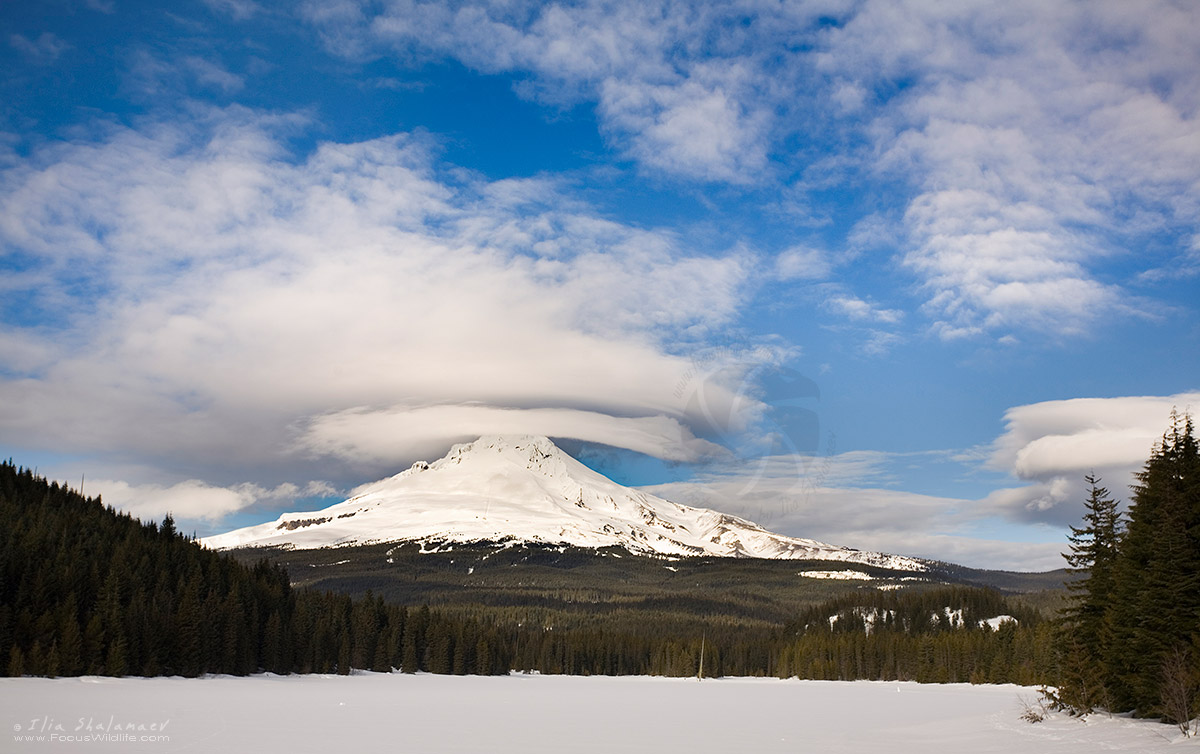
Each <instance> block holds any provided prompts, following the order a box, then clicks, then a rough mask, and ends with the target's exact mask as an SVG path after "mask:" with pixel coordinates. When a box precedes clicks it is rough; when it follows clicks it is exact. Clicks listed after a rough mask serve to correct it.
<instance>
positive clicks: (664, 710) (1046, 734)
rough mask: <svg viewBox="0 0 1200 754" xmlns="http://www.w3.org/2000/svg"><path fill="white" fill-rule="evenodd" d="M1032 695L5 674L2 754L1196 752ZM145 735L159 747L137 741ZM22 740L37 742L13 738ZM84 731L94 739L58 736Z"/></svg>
mask: <svg viewBox="0 0 1200 754" xmlns="http://www.w3.org/2000/svg"><path fill="white" fill-rule="evenodd" d="M1036 699H1037V690H1036V689H1032V688H1023V687H1018V686H969V685H947V686H938V685H918V684H912V683H874V682H853V683H848V682H828V681H798V680H787V681H781V680H776V679H748V678H746V679H743V678H736V679H735V678H724V679H710V680H705V681H703V682H699V681H696V680H695V679H669V678H646V677H620V678H610V677H590V678H583V677H572V676H537V675H512V676H507V677H491V678H486V677H456V676H435V675H426V674H419V675H403V674H399V673H392V674H379V673H356V674H354V675H352V676H273V675H269V674H268V675H259V676H253V677H249V678H233V677H226V676H210V677H206V678H199V679H184V678H151V679H143V678H97V677H85V678H59V679H44V678H16V679H13V678H5V679H0V724H3V725H4V726H5V729H4V731H3V732H2V734H3V738H0V751H14V752H21V751H24V752H40V751H77V750H82V749H83V748H87V747H97V746H98V747H99V748H119V749H120V750H122V751H153V752H210V751H223V752H225V751H227V752H264V753H265V752H287V753H288V754H298V753H300V752H321V754H329V752H332V751H350V752H354V753H355V754H360V753H364V752H389V754H396V753H397V752H414V753H425V752H430V753H433V752H470V753H472V754H483V753H485V752H489V753H495V754H506V753H508V752H512V753H513V754H517V753H521V754H534V753H538V752H547V753H549V752H597V753H599V752H606V753H607V752H654V753H655V754H665V753H669V752H687V753H688V754H707V753H709V752H711V753H713V754H715V753H716V752H721V753H722V754H725V753H727V752H738V753H745V754H768V753H772V752H812V753H813V754H839V753H842V752H846V753H849V752H864V753H873V752H888V754H929V753H930V752H935V751H970V752H972V754H986V753H988V752H997V753H999V752H1004V753H1005V754H1008V753H1009V752H1022V753H1024V754H1040V753H1044V754H1076V753H1077V754H1095V752H1102V751H1105V752H1138V753H1140V754H1151V753H1153V752H1167V751H1171V752H1185V751H1196V752H1200V740H1198V739H1184V738H1182V737H1181V735H1180V734H1179V732H1178V730H1177V729H1175V728H1172V727H1169V726H1166V725H1160V724H1158V723H1154V722H1147V721H1135V720H1131V719H1128V718H1121V717H1118V718H1108V717H1105V716H1102V715H1095V716H1092V717H1090V718H1088V719H1087V720H1086V721H1080V720H1077V719H1072V718H1069V717H1067V716H1065V715H1051V716H1049V717H1048V718H1047V720H1046V721H1045V722H1043V723H1040V724H1036V725H1033V724H1030V723H1027V722H1024V721H1023V720H1021V719H1020V716H1021V713H1022V711H1023V709H1024V708H1023V705H1022V700H1024V701H1028V702H1033V703H1036ZM89 722H90V723H91V726H92V730H91V732H90V734H89V731H88V730H87V724H88V723H89ZM164 723H165V725H164ZM152 724H158V725H159V728H158V732H159V734H161V735H166V736H169V739H170V740H169V741H155V742H152V743H150V742H142V741H138V740H133V739H136V737H137V736H140V735H147V733H144V732H140V731H137V730H136V728H137V726H143V727H149V726H150V725H152ZM109 725H111V726H113V727H114V728H122V729H123V728H125V727H126V726H133V727H134V729H135V730H134V731H133V732H132V733H125V732H124V730H117V731H116V732H109V733H108V735H110V736H119V735H126V736H130V737H131V738H124V739H123V740H122V741H121V742H120V743H112V742H111V739H109V742H108V743H107V744H106V743H105V741H104V740H102V738H101V736H103V735H104V732H103V731H101V730H99V729H102V728H104V727H105V726H109ZM56 726H57V728H58V729H61V730H55V727H56ZM18 727H19V728H20V729H21V730H19V731H18V730H16V729H17V728H18ZM39 728H41V732H40V733H39V732H38V729H39ZM30 735H33V736H36V735H42V736H45V737H46V738H45V739H43V740H42V741H38V740H17V739H18V737H21V736H30ZM52 735H57V736H58V738H57V739H56V740H51V739H50V736H52ZM86 735H92V736H95V737H96V738H95V740H92V741H80V740H65V738H66V737H69V736H75V737H77V738H78V737H81V736H86Z"/></svg>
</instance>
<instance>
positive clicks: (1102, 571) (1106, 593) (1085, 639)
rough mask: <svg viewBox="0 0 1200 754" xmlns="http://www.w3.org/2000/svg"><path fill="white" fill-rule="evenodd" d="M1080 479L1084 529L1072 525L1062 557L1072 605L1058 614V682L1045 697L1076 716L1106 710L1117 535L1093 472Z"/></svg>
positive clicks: (1114, 511)
mask: <svg viewBox="0 0 1200 754" xmlns="http://www.w3.org/2000/svg"><path fill="white" fill-rule="evenodd" d="M1084 481H1086V482H1087V483H1088V486H1089V488H1090V491H1089V493H1088V499H1087V501H1086V502H1085V503H1084V508H1085V513H1084V515H1083V524H1084V525H1083V526H1081V527H1075V526H1072V527H1071V534H1070V536H1068V537H1067V539H1068V541H1069V542H1070V548H1071V551H1070V553H1067V554H1064V555H1063V557H1064V558H1066V560H1067V564H1068V565H1069V566H1070V568H1069V569H1068V570H1069V571H1070V572H1071V573H1072V574H1075V575H1078V576H1079V577H1080V578H1078V579H1077V580H1075V581H1072V582H1068V583H1067V589H1068V590H1070V592H1071V593H1072V594H1071V602H1070V603H1069V604H1068V606H1067V607H1066V609H1065V610H1064V611H1063V613H1062V617H1061V622H1060V625H1059V637H1058V648H1059V667H1060V672H1061V674H1062V678H1061V681H1060V683H1059V685H1058V688H1057V691H1055V692H1053V693H1052V694H1051V695H1050V697H1051V701H1052V702H1053V703H1054V704H1055V705H1056V706H1057V707H1059V708H1062V709H1067V710H1069V711H1071V712H1072V713H1073V714H1080V715H1086V714H1088V713H1090V712H1091V711H1092V710H1094V709H1095V708H1096V707H1099V706H1103V707H1108V706H1111V699H1110V698H1109V694H1108V684H1107V682H1106V678H1105V674H1104V671H1103V660H1104V658H1105V657H1106V656H1108V651H1109V650H1108V648H1109V645H1110V643H1111V631H1110V630H1109V626H1108V616H1109V612H1110V610H1111V607H1112V591H1113V585H1114V583H1115V578H1116V576H1115V568H1116V563H1117V555H1118V547H1119V544H1120V537H1121V514H1120V511H1119V509H1118V507H1117V502H1116V501H1115V500H1113V499H1112V498H1111V497H1110V496H1109V494H1108V490H1107V489H1105V488H1103V487H1101V486H1100V479H1099V478H1098V477H1096V476H1095V475H1094V474H1089V475H1088V476H1086V477H1084Z"/></svg>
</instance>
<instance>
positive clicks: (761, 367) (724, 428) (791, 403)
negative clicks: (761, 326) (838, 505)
mask: <svg viewBox="0 0 1200 754" xmlns="http://www.w3.org/2000/svg"><path fill="white" fill-rule="evenodd" d="M676 397H677V398H679V399H680V401H681V402H682V404H683V409H684V412H685V414H686V416H687V417H688V420H689V421H690V422H691V426H692V429H693V431H694V432H695V434H696V435H697V436H699V437H702V438H704V439H706V440H709V441H711V442H714V443H716V444H718V445H721V446H722V447H724V448H725V449H727V450H728V451H729V456H726V457H724V458H718V459H715V460H713V461H712V462H711V463H710V465H709V467H708V468H707V469H706V473H707V474H708V477H709V479H710V481H711V480H714V479H719V480H722V482H723V483H722V485H721V488H722V490H724V491H725V493H726V494H732V495H734V496H736V497H737V498H738V507H739V509H740V510H741V511H743V512H744V514H745V515H746V516H747V517H749V518H751V519H753V520H754V521H756V522H757V523H760V524H765V523H766V522H768V521H770V520H771V519H773V518H775V517H777V516H781V515H783V514H785V513H788V512H791V511H794V510H797V509H799V508H801V507H803V506H804V505H805V504H806V503H807V502H808V500H809V498H811V496H812V493H813V492H814V491H815V490H816V489H817V488H818V487H819V486H820V485H821V484H822V483H823V482H824V481H825V480H826V478H827V477H828V476H829V474H830V471H831V469H832V457H833V455H834V453H835V452H836V443H837V437H836V435H835V434H834V433H833V432H832V431H825V432H823V431H822V426H821V416H820V399H821V389H820V386H819V385H818V384H817V382H816V381H815V380H813V379H812V378H811V377H809V376H807V375H805V374H803V373H802V372H800V371H798V370H796V369H794V368H792V367H790V366H788V365H787V364H786V363H783V362H781V360H780V359H779V358H778V357H777V355H776V353H775V352H774V351H772V350H771V349H768V348H756V349H751V350H748V351H746V350H743V351H735V350H733V349H727V348H722V349H715V350H713V351H709V352H705V353H703V354H701V355H698V356H697V357H695V358H693V360H692V365H691V367H690V368H689V369H688V371H687V373H685V374H684V375H683V377H682V378H681V379H680V381H679V383H678V384H677V387H676Z"/></svg>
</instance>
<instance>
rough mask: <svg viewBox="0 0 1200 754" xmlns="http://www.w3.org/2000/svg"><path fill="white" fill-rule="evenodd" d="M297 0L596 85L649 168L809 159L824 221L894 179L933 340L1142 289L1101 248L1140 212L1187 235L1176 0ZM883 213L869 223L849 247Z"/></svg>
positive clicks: (483, 64) (1000, 331)
mask: <svg viewBox="0 0 1200 754" xmlns="http://www.w3.org/2000/svg"><path fill="white" fill-rule="evenodd" d="M308 18H309V20H310V22H311V23H313V24H314V25H315V26H316V28H317V29H318V30H319V31H320V32H321V33H322V34H323V35H325V39H326V41H327V44H328V45H329V46H330V48H331V49H333V50H335V51H342V50H344V51H345V53H346V54H347V55H350V56H352V57H355V56H358V57H361V56H362V55H363V54H365V51H368V50H370V51H374V53H375V54H391V55H395V56H398V57H399V58H401V59H414V58H420V57H422V56H434V57H440V56H450V57H454V58H457V59H459V60H461V61H462V62H464V63H465V64H467V65H469V66H473V67H475V68H477V69H479V70H483V71H486V72H493V73H495V72H508V73H512V74H514V75H516V76H518V77H520V78H521V80H522V81H523V82H524V83H523V86H522V88H520V91H522V92H525V93H527V94H528V95H529V96H532V97H535V98H537V99H540V100H542V101H545V102H548V103H551V104H553V103H555V102H565V103H572V104H573V103H578V102H590V103H593V104H594V106H595V111H596V114H597V116H598V118H599V121H600V127H601V129H602V131H603V132H604V133H605V134H606V135H607V136H608V138H609V140H610V142H611V143H612V145H613V146H614V147H615V148H616V149H617V150H618V151H619V152H621V153H623V154H624V155H625V156H627V157H628V158H630V159H632V160H634V161H635V162H636V163H637V164H638V165H640V166H641V167H642V168H643V169H645V170H649V171H651V172H655V173H660V174H664V175H669V176H674V177H677V178H684V179H691V180H700V181H719V182H726V183H732V184H743V185H751V184H753V185H763V184H764V183H765V184H769V185H777V184H778V183H779V182H780V181H783V180H787V179H786V178H785V176H786V174H787V173H789V172H790V173H796V172H800V173H802V174H803V176H804V177H803V178H802V179H801V180H799V181H797V182H796V183H794V184H793V187H794V188H796V190H795V191H792V192H791V193H790V194H788V195H790V196H792V197H793V198H792V199H789V200H787V201H786V202H785V204H789V203H790V205H795V206H794V210H795V211H794V213H793V214H795V216H796V217H797V218H810V219H813V221H814V222H820V223H828V222H829V217H828V214H827V213H826V212H825V210H823V209H822V208H820V207H819V206H817V202H818V199H816V198H815V196H816V194H815V193H814V192H816V193H819V192H820V191H821V190H822V189H824V188H827V187H828V186H829V180H831V179H832V180H834V183H835V184H838V183H840V184H845V183H846V182H847V181H864V180H881V181H886V182H887V183H886V184H884V185H886V186H887V189H886V190H888V191H889V192H890V191H891V190H892V189H894V187H895V186H897V185H900V186H904V187H905V190H906V193H905V194H902V195H900V196H897V197H895V198H894V201H896V202H897V205H896V209H898V210H900V214H899V215H898V223H897V224H896V227H895V228H888V229H887V230H888V234H889V235H891V236H892V238H894V239H895V245H896V246H898V249H897V250H898V252H899V255H898V257H897V259H898V261H899V263H900V264H901V265H902V269H904V270H906V271H907V274H909V275H911V276H913V277H914V278H915V280H916V282H917V283H918V285H919V290H921V291H922V292H923V295H924V300H925V307H924V312H925V313H926V315H927V317H928V319H929V323H928V330H929V332H932V333H934V334H935V335H937V336H939V337H941V338H943V339H946V340H956V339H963V338H977V337H980V336H984V335H987V336H993V337H998V338H1000V337H1007V336H1008V335H1009V334H1010V333H1012V332H1013V331H1033V332H1036V333H1038V334H1039V335H1042V336H1045V335H1047V334H1052V335H1053V336H1055V337H1059V336H1062V335H1072V334H1080V333H1085V332H1089V331H1091V330H1092V329H1093V328H1094V327H1095V326H1096V323H1097V322H1099V321H1103V320H1104V319H1105V318H1108V317H1113V316H1137V315H1138V314H1141V313H1146V312H1148V311H1150V312H1152V311H1153V310H1154V305H1153V304H1152V303H1151V302H1150V301H1149V300H1146V299H1139V298H1137V297H1136V296H1134V295H1132V293H1131V292H1130V291H1129V290H1128V289H1127V288H1126V286H1125V284H1124V281H1122V280H1119V279H1117V280H1114V279H1112V278H1111V276H1108V275H1105V274H1103V273H1102V272H1101V270H1102V268H1103V267H1104V266H1105V265H1106V264H1107V263H1108V260H1111V259H1112V258H1114V257H1121V256H1129V255H1136V254H1137V252H1136V251H1133V250H1131V249H1130V248H1128V246H1127V245H1126V244H1125V242H1124V241H1123V239H1124V238H1126V237H1128V236H1129V234H1131V233H1133V234H1137V233H1139V232H1152V231H1167V232H1170V233H1183V234H1184V235H1191V234H1193V233H1194V218H1195V217H1196V216H1197V215H1198V214H1200V188H1198V187H1197V184H1196V183H1195V181H1194V176H1195V174H1196V172H1197V170H1198V169H1200V146H1198V145H1200V140H1197V139H1196V138H1195V134H1196V132H1197V128H1200V125H1198V121H1197V114H1196V113H1197V105H1198V103H1200V92H1198V87H1197V85H1196V83H1195V76H1194V75H1193V73H1192V72H1193V71H1194V70H1196V68H1197V67H1200V52H1198V50H1200V44H1197V39H1196V36H1195V32H1194V29H1195V24H1194V19H1193V17H1192V15H1191V13H1190V11H1189V10H1188V9H1187V8H1186V7H1182V6H1180V5H1179V4H1177V3H1171V2H1168V1H1167V0H1162V1H1161V2H1154V3H1151V4H1149V5H1144V6H1142V7H1141V8H1140V9H1139V11H1138V12H1136V13H1131V12H1130V10H1129V7H1128V6H1127V5H1126V4H1121V3H1088V4H1065V5H1064V4H1059V5H1054V6H1048V5H1046V4H1045V3H1040V2H1035V1H1033V0H1025V1H1022V2H1015V3H1006V4H1003V5H995V4H980V3H965V4H959V5H956V6H953V7H943V6H940V5H930V4H928V3H924V2H916V1H915V0H914V1H913V2H905V3H900V4H896V3H892V2H877V1H873V0H872V1H868V2H863V3H857V4H846V5H842V4H840V3H833V4H825V3H822V4H791V5H788V6H784V7H776V6H764V5H759V6H753V7H744V6H722V5H717V4H707V3H700V4H676V3H670V2H660V3H635V4H622V3H617V4H613V3H607V2H584V3H578V4H572V5H570V6H560V5H552V6H527V5H522V4H503V5H497V4H482V3H467V4H463V5H458V6H455V7H449V6H445V5H443V4H440V3H419V2H418V3H398V4H394V5H391V6H386V7H384V8H382V9H375V7H374V6H369V5H359V4H354V3H341V4H339V5H338V6H336V8H334V9H330V8H326V7H324V6H320V7H317V6H312V7H310V12H309V13H308ZM851 145H857V146H851ZM831 148H832V151H835V152H836V155H835V156H834V157H830V156H829V152H830V151H831ZM872 176H874V177H873V178H872ZM797 187H802V188H797ZM787 193H788V192H785V194H787ZM871 217H878V216H877V215H867V216H866V217H864V218H863V219H864V220H867V219H870V218H871ZM901 218H902V219H901ZM1139 229H1140V230H1139ZM1189 229H1190V230H1189ZM880 230H881V228H880V227H879V225H878V223H875V224H874V225H871V224H868V225H860V226H858V227H857V228H856V229H855V232H854V234H853V236H854V237H852V238H849V237H848V238H847V239H846V241H847V249H848V251H850V252H851V253H854V252H855V251H856V249H858V248H861V246H862V244H863V243H875V242H878V240H879V239H880V238H881V236H880V235H879V231H880ZM1185 245H1186V244H1185ZM1180 255H1181V256H1185V255H1186V249H1182V248H1181V249H1180ZM1134 266H1135V267H1136V266H1139V263H1138V262H1135V263H1134ZM1140 266H1141V267H1143V268H1144V269H1147V270H1150V269H1157V268H1159V267H1161V266H1162V265H1161V264H1160V263H1159V262H1157V261H1154V260H1149V259H1147V260H1145V261H1144V262H1141V263H1140Z"/></svg>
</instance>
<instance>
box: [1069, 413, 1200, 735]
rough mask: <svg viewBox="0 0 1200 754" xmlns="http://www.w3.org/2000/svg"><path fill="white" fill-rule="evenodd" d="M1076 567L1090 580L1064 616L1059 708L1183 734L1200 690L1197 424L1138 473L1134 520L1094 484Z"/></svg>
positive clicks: (1073, 554) (1171, 438)
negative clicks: (1122, 716)
mask: <svg viewBox="0 0 1200 754" xmlns="http://www.w3.org/2000/svg"><path fill="white" fill-rule="evenodd" d="M1086 481H1087V483H1088V485H1089V486H1090V493H1089V495H1088V499H1087V501H1086V504H1085V513H1084V516H1083V521H1082V525H1081V526H1078V527H1072V533H1071V536H1070V538H1069V539H1070V552H1069V553H1068V554H1067V555H1066V557H1067V561H1068V563H1069V565H1070V566H1071V567H1072V569H1074V570H1075V571H1076V572H1077V573H1079V574H1081V575H1082V576H1083V578H1081V579H1080V580H1078V581H1076V582H1074V583H1073V584H1071V585H1070V589H1071V590H1072V592H1073V595H1072V599H1071V602H1070V605H1069V606H1068V608H1067V609H1066V610H1065V611H1064V614H1063V616H1062V622H1061V628H1060V631H1059V633H1058V639H1057V652H1058V662H1059V665H1060V679H1059V684H1058V686H1057V688H1056V689H1053V690H1051V691H1050V692H1049V694H1048V695H1049V696H1050V699H1051V701H1052V702H1053V703H1054V704H1056V705H1057V706H1059V707H1060V708H1063V709H1067V710H1069V711H1071V712H1073V713H1075V714H1080V715H1084V714H1088V713H1090V712H1092V711H1094V710H1096V709H1105V710H1108V711H1111V712H1132V713H1134V714H1135V715H1137V716H1141V717H1161V718H1163V719H1164V720H1165V721H1167V722H1172V723H1176V724H1178V725H1179V726H1180V728H1181V730H1183V731H1184V732H1185V733H1186V732H1188V721H1189V720H1191V719H1192V718H1194V717H1195V716H1196V714H1197V712H1198V711H1200V709H1198V700H1200V695H1198V694H1197V691H1198V689H1200V450H1198V446H1197V442H1196V437H1195V431H1194V427H1193V423H1192V418H1191V417H1190V416H1188V415H1184V416H1180V415H1178V414H1177V413H1175V412H1172V416H1171V426H1170V428H1169V429H1168V430H1167V432H1166V433H1164V435H1163V437H1162V439H1161V441H1159V442H1158V443H1157V444H1156V446H1155V447H1154V449H1153V451H1152V453H1151V455H1150V458H1149V460H1147V461H1146V464H1145V466H1144V467H1143V468H1142V470H1141V471H1140V472H1139V473H1138V474H1137V476H1136V481H1137V483H1136V484H1135V485H1134V487H1133V489H1132V491H1133V496H1132V500H1131V504H1130V506H1129V509H1128V513H1127V514H1122V512H1121V510H1120V506H1119V502H1118V501H1116V500H1114V499H1113V497H1112V496H1111V495H1110V494H1109V492H1108V490H1107V489H1105V488H1103V487H1102V486H1100V480H1099V479H1098V478H1096V477H1095V476H1094V475H1091V476H1088V477H1086Z"/></svg>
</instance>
